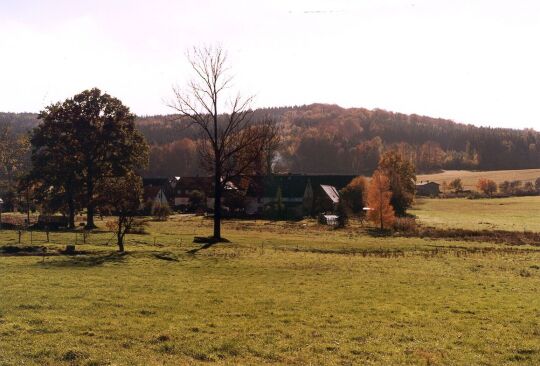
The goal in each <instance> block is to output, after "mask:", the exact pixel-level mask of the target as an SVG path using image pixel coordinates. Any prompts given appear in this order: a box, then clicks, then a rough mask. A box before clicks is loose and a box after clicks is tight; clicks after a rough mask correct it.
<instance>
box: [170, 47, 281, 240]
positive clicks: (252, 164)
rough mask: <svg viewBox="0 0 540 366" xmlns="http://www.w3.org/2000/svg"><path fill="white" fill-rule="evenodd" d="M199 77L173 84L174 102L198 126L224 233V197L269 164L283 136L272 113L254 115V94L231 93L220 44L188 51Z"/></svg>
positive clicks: (217, 229)
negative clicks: (230, 186)
mask: <svg viewBox="0 0 540 366" xmlns="http://www.w3.org/2000/svg"><path fill="white" fill-rule="evenodd" d="M188 61H189V63H190V65H191V67H192V69H193V73H194V78H193V79H192V80H191V81H190V82H188V83H187V86H186V88H185V89H180V88H173V92H174V99H173V101H171V102H170V103H169V106H170V107H171V108H173V109H174V110H175V111H176V112H177V113H178V114H179V121H180V122H181V123H185V124H186V126H190V127H191V126H195V127H196V128H197V129H198V130H199V132H200V136H199V140H198V150H199V154H200V157H201V162H202V164H203V166H204V168H205V169H206V170H207V171H209V172H210V173H211V174H212V175H213V177H214V180H213V181H214V182H213V185H214V235H213V239H214V240H216V241H217V240H220V239H221V199H222V193H223V189H224V187H225V184H226V183H227V182H229V181H230V180H231V179H232V178H234V177H237V176H240V175H246V174H254V173H257V172H260V171H262V170H264V169H265V163H264V160H265V159H266V158H267V154H268V151H269V150H271V149H272V148H273V146H275V143H276V141H277V140H278V139H279V134H278V129H277V127H276V124H275V123H274V121H273V120H272V119H270V118H259V119H258V118H255V116H254V114H253V111H252V109H251V108H250V105H251V102H252V100H253V97H251V96H250V97H246V98H243V97H242V96H241V95H240V94H236V95H233V96H232V97H231V95H232V94H230V87H231V82H232V77H231V76H230V75H229V68H228V66H227V55H226V53H225V52H224V51H223V50H222V49H221V48H219V47H205V48H194V49H193V50H192V52H190V53H188Z"/></svg>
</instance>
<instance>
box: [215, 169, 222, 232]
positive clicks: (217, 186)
mask: <svg viewBox="0 0 540 366" xmlns="http://www.w3.org/2000/svg"><path fill="white" fill-rule="evenodd" d="M214 239H216V240H219V239H221V169H220V167H219V163H218V161H217V159H216V164H215V171H214Z"/></svg>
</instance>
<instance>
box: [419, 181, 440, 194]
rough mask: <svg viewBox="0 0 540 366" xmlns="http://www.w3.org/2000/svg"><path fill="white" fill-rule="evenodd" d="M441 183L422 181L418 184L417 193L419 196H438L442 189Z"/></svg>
mask: <svg viewBox="0 0 540 366" xmlns="http://www.w3.org/2000/svg"><path fill="white" fill-rule="evenodd" d="M439 187H440V185H439V183H435V182H430V181H425V182H424V181H421V182H420V183H418V184H416V195H417V196H426V197H436V196H438V195H439V194H440V193H441V191H440V188H439Z"/></svg>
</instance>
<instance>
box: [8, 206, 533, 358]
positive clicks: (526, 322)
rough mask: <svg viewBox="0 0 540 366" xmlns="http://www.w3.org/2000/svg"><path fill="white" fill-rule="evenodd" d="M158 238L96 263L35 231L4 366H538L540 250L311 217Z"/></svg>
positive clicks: (205, 224) (64, 238)
mask: <svg viewBox="0 0 540 366" xmlns="http://www.w3.org/2000/svg"><path fill="white" fill-rule="evenodd" d="M467 202H470V201H467ZM101 225H102V226H103V223H101ZM148 231H149V233H148V234H147V235H130V236H129V237H128V242H127V250H128V251H129V252H128V253H127V254H126V255H123V256H121V255H118V254H115V252H114V251H115V247H114V246H113V245H110V244H109V245H106V243H107V240H108V239H110V237H111V235H110V233H97V234H92V235H91V236H90V237H89V238H88V239H87V244H83V245H79V246H78V250H84V251H86V252H87V254H85V255H78V256H64V255H52V254H54V253H53V250H54V249H55V248H61V247H62V246H63V245H65V244H67V243H72V242H73V241H74V240H75V234H73V233H53V234H51V236H50V243H46V242H45V234H44V233H34V235H33V237H32V242H33V243H32V244H33V245H45V246H47V248H48V252H49V253H50V254H51V255H50V256H42V255H27V256H22V255H21V256H0V291H1V292H0V365H22V364H24V365H108V364H114V365H178V364H207V363H208V362H215V363H217V364H290V365H306V364H313V365H358V364H367V365H370V364H372V365H381V364H405V365H471V364H483V365H500V364H515V365H518V364H519V365H523V364H529V365H536V364H539V363H540V342H539V339H540V322H539V320H538V319H539V317H540V297H539V296H538V288H539V285H540V247H539V248H537V247H509V246H503V245H494V244H486V243H470V242H468V243H462V242H458V241H444V240H437V241H435V240H424V239H419V238H399V237H374V236H371V235H369V233H368V232H367V231H366V230H365V229H364V228H362V227H360V226H358V225H353V227H352V228H350V229H347V230H330V229H328V228H325V227H319V226H317V225H316V224H315V223H314V222H312V221H305V222H299V223H271V222H264V221H257V222H247V221H227V222H225V223H224V234H225V236H226V237H227V238H229V239H230V240H231V241H232V242H231V243H228V244H217V245H215V246H213V247H211V248H208V249H201V247H200V246H199V245H197V244H193V243H192V239H193V236H194V235H204V234H208V233H209V232H210V222H209V221H208V220H205V219H201V218H198V217H186V216H175V217H173V218H172V219H171V220H170V221H168V222H152V223H151V225H150V227H149V228H148ZM78 240H79V242H80V240H81V239H80V237H79V239H78ZM17 241H18V237H17V233H16V232H12V231H3V232H0V246H6V245H15V246H22V245H29V244H30V243H29V241H30V237H29V235H28V234H25V235H23V237H22V241H23V243H22V244H18V243H17Z"/></svg>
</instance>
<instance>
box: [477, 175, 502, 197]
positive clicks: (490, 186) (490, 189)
mask: <svg viewBox="0 0 540 366" xmlns="http://www.w3.org/2000/svg"><path fill="white" fill-rule="evenodd" d="M476 188H477V189H478V190H479V191H480V192H482V193H484V194H485V195H486V196H489V197H491V196H493V194H494V193H496V192H497V183H495V182H494V181H492V180H491V179H486V178H480V179H479V180H478V183H476Z"/></svg>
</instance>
